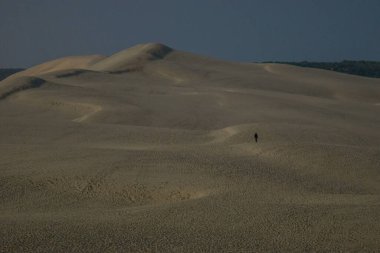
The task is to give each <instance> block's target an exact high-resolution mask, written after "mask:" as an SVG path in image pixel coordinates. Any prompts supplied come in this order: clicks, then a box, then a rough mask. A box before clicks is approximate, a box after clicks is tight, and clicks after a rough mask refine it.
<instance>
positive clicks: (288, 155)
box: [0, 43, 380, 252]
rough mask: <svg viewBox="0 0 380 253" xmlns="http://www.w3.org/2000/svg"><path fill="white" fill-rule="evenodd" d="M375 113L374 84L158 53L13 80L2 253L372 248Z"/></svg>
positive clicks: (3, 141) (4, 101) (54, 68)
mask: <svg viewBox="0 0 380 253" xmlns="http://www.w3.org/2000/svg"><path fill="white" fill-rule="evenodd" d="M379 101H380V80H378V79H371V78H363V77H356V76H351V75H346V74H340V73H335V72H330V71H323V70H315V69H307V68H298V67H294V66H288V65H281V64H252V63H233V62H226V61H221V60H216V59H210V58H207V57H203V56H198V55H194V54H191V53H187V52H182V51H178V50H174V49H172V48H170V47H168V46H165V45H162V44H154V43H150V44H142V45H137V46H135V47H132V48H130V49H126V50H124V51H121V52H119V53H116V54H114V55H111V56H109V57H103V56H81V57H68V58H63V59H57V60H54V61H50V62H47V63H43V64H41V65H38V66H36V67H32V68H30V69H28V70H25V71H23V72H19V73H17V74H15V75H13V76H10V77H8V78H7V79H5V80H3V81H1V82H0V122H1V123H0V154H1V155H0V158H1V159H0V169H1V176H0V202H1V205H0V224H1V225H0V232H1V238H2V239H1V242H0V251H1V252H52V251H53V252H89V251H90V252H152V251H153V252H205V251H206V252H207V251H209V252H278V251H279V252H310V251H321V252H325V251H333V252H352V251H363V252H375V251H377V250H378V249H379V248H380V240H378V235H379V234H380V221H379V219H378V217H379V214H380V185H379V183H378V182H379V181H380V172H379V168H380V134H379V129H380V117H379V115H380V107H379V106H377V105H378V104H379ZM255 132H257V133H259V142H258V143H255V141H254V133H255Z"/></svg>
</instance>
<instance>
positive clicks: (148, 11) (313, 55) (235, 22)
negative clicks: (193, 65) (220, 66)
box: [0, 0, 380, 68]
mask: <svg viewBox="0 0 380 253" xmlns="http://www.w3.org/2000/svg"><path fill="white" fill-rule="evenodd" d="M147 42H161V43H164V44H167V45H169V46H171V47H173V48H176V49H179V50H184V51H190V52H194V53H197V54H202V55H208V56H212V57H217V58H221V59H227V60H234V61H301V60H309V61H340V60H344V59H348V60H359V59H363V60H380V1H379V0H229V1H227V0H219V1H218V0H214V1H212V0H209V1H207V0H186V1H185V0H182V1H181V0H150V1H148V0H124V1H122V0H83V1H81V0H0V68H4V67H29V66H32V65H35V64H39V63H41V62H44V61H47V60H51V59H55V58H59V57H62V56H68V55H88V54H104V55H109V54H112V53H115V52H117V51H120V50H122V49H125V48H128V47H130V46H133V45H135V44H139V43H147Z"/></svg>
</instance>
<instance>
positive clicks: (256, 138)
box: [255, 133, 259, 143]
mask: <svg viewBox="0 0 380 253" xmlns="http://www.w3.org/2000/svg"><path fill="white" fill-rule="evenodd" d="M258 139H259V135H258V134H257V133H255V141H256V143H257V140H258Z"/></svg>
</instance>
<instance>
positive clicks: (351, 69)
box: [273, 61, 380, 78]
mask: <svg viewBox="0 0 380 253" xmlns="http://www.w3.org/2000/svg"><path fill="white" fill-rule="evenodd" d="M273 63H284V64H290V65H295V66H299V67H307V68H318V69H326V70H332V71H337V72H342V73H347V74H351V75H359V76H366V77H375V78H380V62H377V61H342V62H308V61H302V62H273Z"/></svg>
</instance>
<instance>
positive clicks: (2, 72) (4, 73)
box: [0, 69, 24, 81]
mask: <svg viewBox="0 0 380 253" xmlns="http://www.w3.org/2000/svg"><path fill="white" fill-rule="evenodd" d="M22 70H24V69H0V81H1V80H3V79H5V78H7V77H8V76H10V75H13V74H14V73H17V72H19V71H22Z"/></svg>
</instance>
